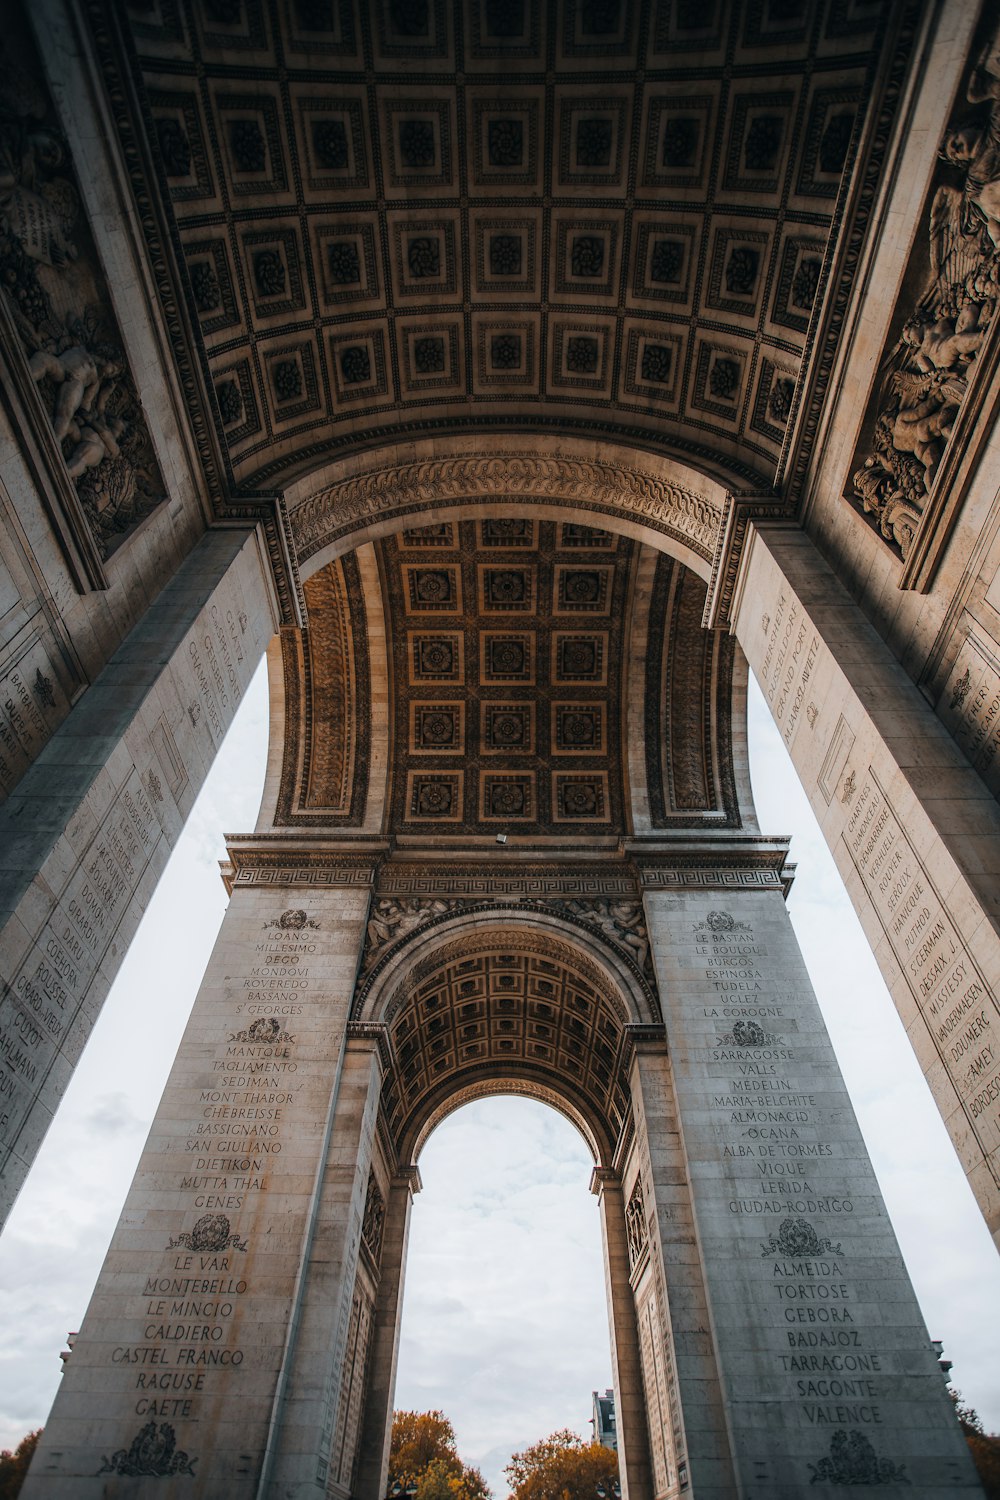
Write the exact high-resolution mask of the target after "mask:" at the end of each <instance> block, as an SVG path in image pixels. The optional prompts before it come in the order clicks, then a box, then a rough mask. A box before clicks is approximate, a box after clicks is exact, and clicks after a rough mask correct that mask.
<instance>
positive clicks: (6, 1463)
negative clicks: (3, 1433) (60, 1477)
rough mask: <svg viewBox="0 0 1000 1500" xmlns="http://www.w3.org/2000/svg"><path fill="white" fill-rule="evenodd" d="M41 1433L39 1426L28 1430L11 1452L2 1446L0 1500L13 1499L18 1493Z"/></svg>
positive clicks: (0, 1455) (0, 1456)
mask: <svg viewBox="0 0 1000 1500" xmlns="http://www.w3.org/2000/svg"><path fill="white" fill-rule="evenodd" d="M41 1435H42V1429H41V1428H40V1427H39V1429H38V1431H37V1432H29V1433H28V1436H27V1437H23V1438H22V1439H21V1441H20V1442H19V1443H18V1445H17V1447H16V1448H15V1449H14V1450H13V1452H12V1451H11V1450H10V1449H9V1448H4V1450H3V1452H2V1453H0V1500H14V1496H15V1495H18V1494H20V1492H21V1486H22V1484H23V1483H24V1477H25V1475H26V1474H27V1472H28V1465H29V1464H30V1463H31V1455H32V1454H33V1453H34V1451H35V1449H36V1448H37V1447H38V1439H39V1438H40V1437H41Z"/></svg>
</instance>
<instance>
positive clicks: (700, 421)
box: [128, 0, 882, 488]
mask: <svg viewBox="0 0 1000 1500" xmlns="http://www.w3.org/2000/svg"><path fill="white" fill-rule="evenodd" d="M881 10H882V5H881V3H880V0H825V3H814V0H745V3H738V4H737V3H725V0H652V3H650V4H648V5H642V6H640V5H638V4H635V3H632V0H559V3H556V0H552V3H550V4H546V5H542V4H538V3H534V0H465V3H464V4H458V3H453V0H195V3H194V4H192V5H190V6H188V5H185V4H182V3H181V0H134V3H130V4H129V6H128V17H129V24H130V27H131V37H132V44H133V45H134V48H135V52H136V63H135V67H136V74H137V80H138V84H139V88H140V91H141V96H142V100H143V106H144V109H145V111H146V123H147V131H148V135H149V138H150V147H151V150H152V152H153V155H154V159H155V160H156V162H157V164H158V169H159V172H160V174H161V182H162V185H163V193H164V197H165V199H166V201H167V202H168V203H169V205H170V212H171V213H172V216H173V220H174V235H175V242H176V245H177V247H178V250H179V252H180V258H181V260H182V263H183V265H184V267H185V272H184V275H185V278H186V295H187V297H188V300H189V304H190V313H191V318H192V322H193V324H194V326H195V327H196V328H197V329H198V330H200V337H201V339H202V341H203V350H202V355H203V364H204V370H205V374H206V380H207V385H208V387H209V389H210V391H211V392H212V396H211V400H212V401H213V403H214V417H215V421H216V424H217V427H218V429H219V433H220V441H221V443H222V445H223V448H224V451H225V452H226V453H227V454H228V460H229V463H230V466H231V472H232V477H233V479H234V481H235V482H237V483H238V484H240V485H242V486H244V487H248V488H253V487H263V486H273V485H276V484H281V483H284V482H286V481H287V480H288V479H290V478H291V477H293V476H294V475H299V474H302V473H303V472H307V471H308V470H309V469H311V468H314V467H317V466H319V465H320V464H321V463H323V462H327V461H328V460H329V459H330V457H335V456H336V455H337V454H343V453H347V452H349V451H350V450H351V449H357V448H363V447H366V446H372V445H374V444H376V443H379V442H384V441H386V440H387V439H391V438H394V437H403V436H406V435H408V434H419V435H421V436H426V435H427V434H428V433H433V432H437V431H448V432H451V433H460V432H462V431H471V432H477V433H480V434H481V433H484V432H489V431H491V430H492V431H499V430H508V431H509V430H511V429H512V428H514V429H518V430H521V431H532V430H536V431H539V430H546V429H547V430H556V431H563V432H577V433H585V434H588V435H595V436H600V435H606V436H613V437H615V438H617V439H622V438H624V439H626V440H628V441H632V442H637V443H640V444H644V445H646V446H659V447H661V448H663V449H666V450H669V451H673V452H675V453H678V454H680V455H682V456H683V455H686V456H688V457H689V458H691V459H692V460H693V461H695V462H696V463H699V464H703V465H706V466H708V467H710V468H712V469H713V470H714V471H716V472H718V470H719V468H720V466H722V467H725V468H726V469H727V470H728V472H730V473H735V474H737V475H744V476H747V477H748V478H749V479H752V480H753V479H756V480H757V481H760V480H763V482H765V483H766V482H767V480H768V479H769V477H770V476H773V474H774V471H775V466H776V463H777V462H778V459H779V456H780V454H781V451H782V445H783V443H784V441H785V438H786V432H787V427H788V419H789V413H790V411H791V410H792V407H793V399H794V389H795V382H796V379H797V377H798V374H799V370H800V363H801V360H802V356H803V351H804V348H805V345H806V339H807V334H808V331H809V329H810V318H811V316H812V315H813V311H814V306H813V304H814V294H815V293H816V289H817V286H819V285H821V284H822V276H823V269H822V268H823V264H824V257H825V256H827V255H828V254H829V252H830V249H831V243H832V241H831V230H833V231H834V236H833V237H834V238H835V234H836V231H837V228H838V224H839V215H840V202H841V200H840V198H839V196H838V195H839V194H840V191H841V175H842V168H843V166H844V163H845V160H848V159H849V156H850V152H851V149H852V139H853V133H854V132H856V130H857V128H858V119H857V117H858V115H859V110H861V108H862V106H863V103H864V101H865V98H866V79H867V78H868V76H869V72H868V70H869V68H870V66H871V59H872V56H873V54H874V50H875V33H876V28H877V26H878V24H879V21H880V12H881ZM485 446H487V447H488V444H486V445H485Z"/></svg>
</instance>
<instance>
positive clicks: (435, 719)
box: [410, 701, 465, 755]
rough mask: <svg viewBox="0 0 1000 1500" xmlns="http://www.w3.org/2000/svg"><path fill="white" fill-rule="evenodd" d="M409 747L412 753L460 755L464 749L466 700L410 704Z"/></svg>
mask: <svg viewBox="0 0 1000 1500" xmlns="http://www.w3.org/2000/svg"><path fill="white" fill-rule="evenodd" d="M410 749H411V751H413V752H414V753H415V754H420V753H421V752H424V753H426V754H431V755H462V754H463V753H464V751H465V704H464V703H459V702H451V703H447V702H446V703H441V702H438V703H427V702H422V701H415V702H413V703H411V704H410Z"/></svg>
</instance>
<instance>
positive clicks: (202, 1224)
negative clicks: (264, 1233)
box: [167, 1214, 247, 1255]
mask: <svg viewBox="0 0 1000 1500" xmlns="http://www.w3.org/2000/svg"><path fill="white" fill-rule="evenodd" d="M246 1248H247V1241H246V1240H241V1239H240V1237H239V1235H238V1234H234V1233H233V1232H232V1231H231V1229H230V1226H229V1220H228V1219H227V1218H226V1216H225V1214H202V1216H201V1218H200V1219H199V1220H198V1222H197V1223H196V1224H195V1226H194V1228H193V1229H192V1230H190V1231H185V1232H184V1233H183V1234H178V1235H175V1236H174V1237H173V1239H171V1240H170V1241H169V1242H168V1244H167V1249H168V1250H200V1251H201V1252H202V1253H204V1254H206V1255H207V1254H217V1253H218V1252H219V1251H222V1250H246Z"/></svg>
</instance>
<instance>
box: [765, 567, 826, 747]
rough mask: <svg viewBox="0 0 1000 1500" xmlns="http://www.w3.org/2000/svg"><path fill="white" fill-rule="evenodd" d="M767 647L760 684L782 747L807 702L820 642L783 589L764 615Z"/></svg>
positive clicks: (786, 742)
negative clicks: (778, 732) (766, 614)
mask: <svg viewBox="0 0 1000 1500" xmlns="http://www.w3.org/2000/svg"><path fill="white" fill-rule="evenodd" d="M765 620H766V633H767V644H766V646H765V649H764V657H763V661H762V663H761V674H760V676H761V683H762V685H763V688H764V693H765V696H766V697H767V701H768V703H769V704H770V705H771V711H772V713H773V714H774V718H775V720H776V722H777V725H778V728H779V729H780V730H781V737H782V739H783V740H784V742H785V744H786V745H788V744H791V741H792V736H793V735H794V733H795V729H796V726H797V725H798V722H799V719H800V717H801V715H802V711H803V708H804V707H805V705H806V702H807V692H808V688H809V683H810V681H811V680H812V678H813V676H814V675H815V671H816V662H817V660H818V658H819V652H820V640H819V636H818V635H817V634H816V632H815V631H814V630H813V628H812V626H811V624H810V623H809V620H808V619H807V618H806V617H805V615H804V614H803V612H802V610H801V608H800V607H799V605H798V604H797V603H796V601H795V600H794V599H791V598H790V597H789V595H788V594H787V593H786V592H785V591H784V590H783V589H782V590H780V591H779V593H778V601H777V604H776V605H775V610H774V616H773V618H771V617H769V616H765Z"/></svg>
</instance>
